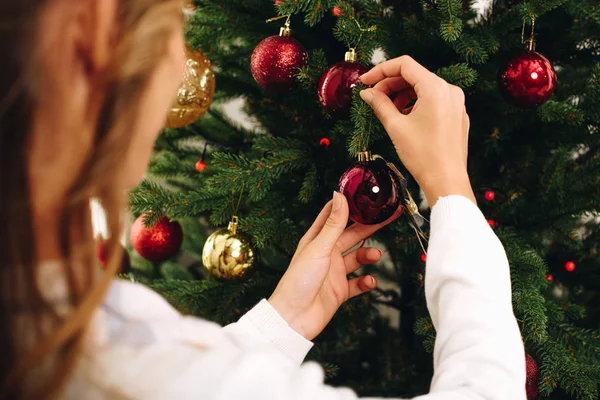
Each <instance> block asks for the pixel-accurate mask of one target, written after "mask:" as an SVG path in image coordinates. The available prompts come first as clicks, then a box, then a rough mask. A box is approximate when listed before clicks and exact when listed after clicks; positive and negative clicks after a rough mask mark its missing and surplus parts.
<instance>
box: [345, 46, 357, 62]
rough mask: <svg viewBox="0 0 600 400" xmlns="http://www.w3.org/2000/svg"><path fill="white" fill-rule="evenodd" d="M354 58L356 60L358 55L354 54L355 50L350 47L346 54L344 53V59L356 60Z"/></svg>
mask: <svg viewBox="0 0 600 400" xmlns="http://www.w3.org/2000/svg"><path fill="white" fill-rule="evenodd" d="M356 60H358V56H357V55H356V50H355V49H353V48H351V49H349V50H348V51H347V52H346V54H345V55H344V61H346V62H351V63H353V62H356Z"/></svg>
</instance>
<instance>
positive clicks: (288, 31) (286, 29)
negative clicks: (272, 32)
mask: <svg viewBox="0 0 600 400" xmlns="http://www.w3.org/2000/svg"><path fill="white" fill-rule="evenodd" d="M279 36H283V37H290V36H292V28H290V24H285V25H284V26H282V27H281V28H279Z"/></svg>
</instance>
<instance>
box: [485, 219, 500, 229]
mask: <svg viewBox="0 0 600 400" xmlns="http://www.w3.org/2000/svg"><path fill="white" fill-rule="evenodd" d="M487 222H488V224H489V225H490V226H491V227H492V228H496V227H497V226H498V223H497V222H496V221H494V220H493V219H488V221H487Z"/></svg>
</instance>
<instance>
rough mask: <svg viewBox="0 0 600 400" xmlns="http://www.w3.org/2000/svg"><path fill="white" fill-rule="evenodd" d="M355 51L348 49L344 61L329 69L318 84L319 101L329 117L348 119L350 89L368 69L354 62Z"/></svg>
mask: <svg viewBox="0 0 600 400" xmlns="http://www.w3.org/2000/svg"><path fill="white" fill-rule="evenodd" d="M356 59H357V57H356V51H355V50H354V49H350V50H349V51H348V52H347V53H346V55H345V57H344V61H340V62H339V63H337V64H334V65H332V66H331V67H329V69H328V70H327V71H325V73H324V74H323V76H322V77H321V81H320V82H319V89H318V93H319V101H320V102H321V105H322V106H323V108H324V109H325V111H327V112H328V113H329V114H330V115H331V116H335V117H348V115H349V111H350V102H351V101H352V89H354V87H355V86H356V85H358V84H359V83H360V79H359V78H360V76H361V75H362V74H364V73H365V72H367V71H368V70H369V68H367V67H365V66H364V65H362V64H359V63H357V62H356Z"/></svg>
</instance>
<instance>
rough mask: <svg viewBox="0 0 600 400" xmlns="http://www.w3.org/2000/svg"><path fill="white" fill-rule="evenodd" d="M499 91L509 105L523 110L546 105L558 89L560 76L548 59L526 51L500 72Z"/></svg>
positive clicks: (510, 61)
mask: <svg viewBox="0 0 600 400" xmlns="http://www.w3.org/2000/svg"><path fill="white" fill-rule="evenodd" d="M497 80H498V88H499V90H500V93H502V95H503V96H504V98H505V99H506V101H508V102H509V103H511V104H513V105H515V106H517V107H521V108H535V107H539V106H540V105H542V104H544V103H545V102H546V101H547V100H548V99H549V98H550V96H551V95H552V92H553V91H554V87H555V86H556V72H555V71H554V68H553V67H552V64H551V63H550V61H548V59H547V58H546V57H544V56H543V55H541V54H540V53H538V52H536V51H524V52H521V53H519V54H517V55H516V56H514V57H512V58H511V59H509V60H508V62H507V63H506V64H505V65H504V66H503V67H502V68H500V71H498V78H497Z"/></svg>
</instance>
